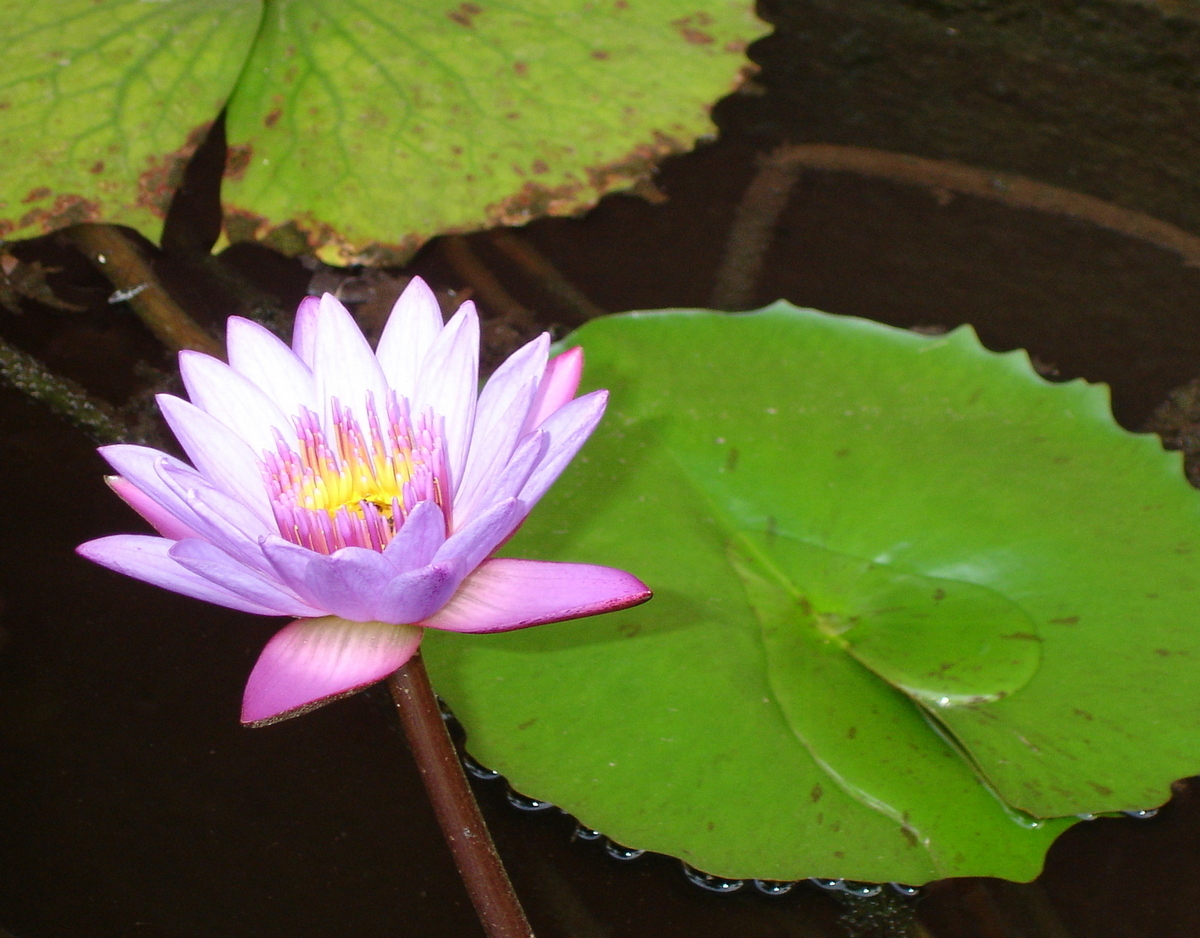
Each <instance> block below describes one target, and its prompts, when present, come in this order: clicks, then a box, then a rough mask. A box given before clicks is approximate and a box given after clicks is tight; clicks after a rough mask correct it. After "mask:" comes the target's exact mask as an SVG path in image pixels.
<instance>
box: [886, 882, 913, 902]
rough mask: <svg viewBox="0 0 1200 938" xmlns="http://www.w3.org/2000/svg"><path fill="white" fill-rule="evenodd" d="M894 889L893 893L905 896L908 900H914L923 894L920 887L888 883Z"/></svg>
mask: <svg viewBox="0 0 1200 938" xmlns="http://www.w3.org/2000/svg"><path fill="white" fill-rule="evenodd" d="M888 885H889V886H891V887H892V891H893V892H894V893H896V895H898V896H904V898H906V899H912V898H913V897H914V896H919V895H920V894H921V887H920V886H906V885H905V884H904V883H888Z"/></svg>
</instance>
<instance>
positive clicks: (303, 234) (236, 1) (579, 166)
mask: <svg viewBox="0 0 1200 938" xmlns="http://www.w3.org/2000/svg"><path fill="white" fill-rule="evenodd" d="M10 6H11V9H6V11H5V32H4V37H3V38H2V39H0V50H2V51H3V53H4V57H5V66H6V67H5V78H4V79H2V80H0V113H3V114H4V120H3V122H2V124H3V127H2V128H0V237H14V236H26V237H27V236H31V235H37V234H42V233H44V232H47V231H51V230H53V229H55V228H59V227H62V226H64V225H68V224H73V223H75V222H79V221H106V222H114V223H119V224H125V225H130V226H132V227H135V228H138V229H139V230H140V231H142V232H143V233H144V234H145V235H147V236H148V237H150V238H152V239H154V240H157V239H158V236H159V234H160V233H161V229H162V220H163V217H164V215H165V212H166V208H167V206H168V205H169V204H170V199H171V196H172V195H173V194H174V192H175V189H176V188H177V187H178V185H179V182H180V180H181V178H182V170H183V167H184V165H185V164H186V162H187V159H188V158H189V157H190V156H191V154H192V152H193V151H194V150H195V149H196V147H197V146H198V145H199V144H200V142H202V140H203V139H204V135H205V133H206V132H207V130H208V128H209V126H210V124H211V122H212V121H213V120H214V119H215V118H216V116H217V114H218V113H219V112H220V110H221V108H222V107H224V106H225V105H226V103H228V117H227V136H228V140H229V144H230V159H229V163H228V166H227V169H226V176H227V178H226V183H225V190H224V196H225V199H226V206H225V208H226V232H227V234H228V236H229V237H230V239H231V240H235V241H237V240H251V239H261V240H266V241H268V242H269V243H271V244H272V245H273V246H275V247H277V248H279V249H281V250H285V251H288V252H290V253H298V252H301V251H308V250H315V251H316V252H317V253H318V254H319V255H320V256H321V257H322V258H323V259H325V260H328V261H330V262H332V263H389V262H390V263H399V262H402V261H404V260H407V259H408V257H410V256H411V255H412V254H413V253H414V252H415V251H416V249H417V248H418V247H420V245H421V244H422V243H423V242H424V241H425V240H426V239H428V238H430V237H432V236H433V235H435V234H440V233H443V232H446V231H469V230H474V229H477V228H483V227H487V226H490V225H497V224H509V225H512V224H524V223H525V222H527V221H530V220H532V219H534V218H537V217H539V216H541V215H545V214H551V215H562V214H571V213H576V212H579V211H582V210H583V209H585V208H587V207H588V206H590V205H591V204H593V203H594V202H595V201H596V200H597V199H599V198H600V197H601V196H602V195H604V194H605V193H608V192H611V191H614V190H617V189H621V188H626V187H628V186H631V185H633V184H635V183H636V182H638V181H639V180H643V179H645V178H647V177H648V175H649V173H650V171H651V170H652V168H653V167H654V165H655V164H656V163H657V162H658V160H659V159H661V158H662V157H663V156H665V155H667V154H670V153H677V152H682V151H685V150H688V149H690V148H691V147H692V145H693V144H694V143H695V141H696V139H697V137H700V136H702V135H705V134H710V133H712V132H714V130H715V128H714V127H713V125H712V122H711V120H710V119H709V115H708V112H709V108H710V107H711V106H712V103H713V102H714V101H716V100H717V99H718V98H720V97H722V96H724V95H725V94H727V93H729V92H730V91H732V90H734V88H735V87H736V86H737V85H738V84H739V83H740V81H741V75H742V72H743V71H744V70H745V68H746V67H747V64H748V63H747V62H746V59H745V55H744V49H745V47H746V45H747V44H748V43H749V42H750V41H751V40H753V39H755V38H757V37H758V36H760V35H762V34H763V32H764V31H765V26H764V24H763V23H762V22H761V21H760V20H758V19H757V18H756V17H755V15H754V12H753V3H752V2H751V0H719V2H709V3H704V4H695V3H692V2H690V0H638V2H632V3H630V2H625V0H614V2H611V3H608V2H606V3H602V4H597V3H593V2H591V0H555V2H551V0H521V2H519V3H509V4H504V5H500V6H496V5H493V4H476V3H466V2H464V3H457V2H447V3H445V4H442V5H437V4H432V5H431V4H420V3H407V2H401V0H373V2H370V3H367V2H363V0H340V2H336V3H335V2H332V0H286V2H285V0H217V2H205V0H174V2H171V3H147V2H145V0H111V2H108V3H104V4H96V3H94V2H91V0H63V2H60V3H44V2H41V3H39V2H33V0H22V2H19V3H16V4H10Z"/></svg>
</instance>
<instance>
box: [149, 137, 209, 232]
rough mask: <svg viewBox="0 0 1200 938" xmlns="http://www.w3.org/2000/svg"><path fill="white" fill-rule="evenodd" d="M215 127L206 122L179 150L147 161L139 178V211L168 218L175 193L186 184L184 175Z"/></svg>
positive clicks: (152, 157)
mask: <svg viewBox="0 0 1200 938" xmlns="http://www.w3.org/2000/svg"><path fill="white" fill-rule="evenodd" d="M211 126H212V122H211V121H206V122H205V123H203V124H200V125H199V126H197V127H194V128H193V129H192V131H191V133H189V134H188V135H187V140H185V141H184V144H183V146H181V147H179V149H177V150H172V151H171V152H170V153H165V154H163V155H162V156H149V157H147V158H146V163H147V167H146V169H144V170H143V171H142V173H141V174H140V175H139V176H138V195H137V205H138V207H139V208H144V209H147V210H148V211H149V212H150V213H151V214H152V215H155V216H157V217H159V218H166V217H167V209H168V208H170V206H171V199H172V198H173V197H174V195H175V190H176V189H178V188H179V184H180V183H181V182H183V172H184V170H185V169H186V168H187V164H188V161H189V160H190V159H191V158H192V154H193V153H195V152H196V150H197V148H198V147H199V146H200V144H202V143H203V142H204V138H205V137H207V136H208V129H209V128H210V127H211Z"/></svg>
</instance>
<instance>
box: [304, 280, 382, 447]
mask: <svg viewBox="0 0 1200 938" xmlns="http://www.w3.org/2000/svg"><path fill="white" fill-rule="evenodd" d="M313 380H314V381H315V382H316V388H317V400H318V401H320V402H321V404H322V406H323V407H324V408H325V411H324V414H323V418H324V421H325V431H326V432H327V433H332V432H333V420H332V414H331V411H330V410H329V408H330V405H331V403H332V401H333V399H334V398H336V399H337V401H338V403H340V404H341V405H342V406H343V407H346V408H348V409H349V410H350V411H351V412H352V413H353V414H354V416H355V417H356V418H357V419H358V422H359V426H361V427H363V428H365V427H366V426H367V411H366V404H367V396H368V395H370V396H371V397H372V398H373V399H374V401H375V408H376V412H377V413H379V414H382V413H383V412H384V406H385V402H386V400H387V389H388V387H387V381H386V379H385V378H384V377H383V371H382V369H380V367H379V361H378V360H377V359H376V358H375V353H374V352H372V351H371V346H370V345H368V344H367V340H366V338H365V337H364V336H363V334H362V330H361V329H359V328H358V323H356V322H355V321H354V317H353V316H351V315H350V311H349V310H347V309H346V307H344V306H343V305H342V304H341V303H339V302H338V301H337V300H336V299H335V298H334V297H333V296H332V295H331V294H329V293H326V294H325V295H324V296H322V297H321V308H320V310H319V311H318V313H317V338H316V346H315V348H314V351H313Z"/></svg>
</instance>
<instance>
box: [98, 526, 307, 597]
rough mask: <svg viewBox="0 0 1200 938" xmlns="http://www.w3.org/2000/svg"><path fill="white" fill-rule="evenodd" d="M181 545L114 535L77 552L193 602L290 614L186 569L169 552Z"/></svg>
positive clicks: (109, 567) (173, 542)
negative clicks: (187, 597) (176, 545)
mask: <svg viewBox="0 0 1200 938" xmlns="http://www.w3.org/2000/svg"><path fill="white" fill-rule="evenodd" d="M177 543H179V542H178V541H168V540H167V539H166V538H163V537H147V536H146V535H144V534H114V535H113V536H111V537H101V538H97V539H96V540H94V541H88V542H87V543H86V544H80V545H79V546H78V547H76V548H75V552H76V553H77V554H79V555H80V556H81V557H86V558H87V559H88V560H91V561H93V562H94V563H98V564H100V566H102V567H108V569H110V570H115V571H117V573H123V574H125V575H126V576H131V577H133V578H134V579H136V580H143V581H144V582H146V583H151V584H153V585H154V586H161V587H162V588H163V589H169V590H171V591H172V592H175V593H182V594H183V595H184V596H191V597H192V598H193V599H203V600H204V601H205V602H208V603H215V604H216V605H218V606H227V607H229V608H230V609H238V610H240V611H242V612H253V613H255V614H257V615H261V616H278V615H286V613H282V612H280V611H279V610H277V609H273V608H270V607H268V606H263V605H260V604H259V603H255V602H251V601H250V600H248V599H246V598H245V597H243V596H239V595H237V594H236V593H231V592H230V591H229V590H227V589H225V588H224V587H222V586H218V585H217V584H216V583H213V582H211V581H210V580H206V579H204V578H203V577H200V576H197V575H196V574H194V573H192V572H191V571H189V570H185V569H184V568H183V567H181V566H180V565H179V564H178V563H176V562H175V561H174V560H172V559H171V557H170V556H169V555H168V553H167V551H169V550H170V549H171V548H172V547H174V546H175V544H177Z"/></svg>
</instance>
